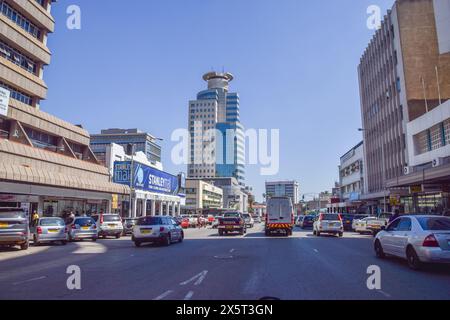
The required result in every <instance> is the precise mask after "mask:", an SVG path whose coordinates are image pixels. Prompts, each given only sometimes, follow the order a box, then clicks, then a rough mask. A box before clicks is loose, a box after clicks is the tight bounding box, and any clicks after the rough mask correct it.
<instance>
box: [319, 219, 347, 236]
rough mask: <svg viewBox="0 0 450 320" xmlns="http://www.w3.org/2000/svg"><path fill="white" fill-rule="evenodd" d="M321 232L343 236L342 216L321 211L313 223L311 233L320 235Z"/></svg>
mask: <svg viewBox="0 0 450 320" xmlns="http://www.w3.org/2000/svg"><path fill="white" fill-rule="evenodd" d="M322 233H328V234H334V235H339V237H343V236H344V224H343V223H342V218H341V216H340V215H339V214H337V213H321V214H319V215H318V216H317V217H316V219H315V221H314V224H313V234H314V235H315V236H318V237H320V235H321V234H322Z"/></svg>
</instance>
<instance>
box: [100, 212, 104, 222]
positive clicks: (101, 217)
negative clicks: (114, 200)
mask: <svg viewBox="0 0 450 320" xmlns="http://www.w3.org/2000/svg"><path fill="white" fill-rule="evenodd" d="M103 221H104V219H103V215H102V214H101V215H100V223H103Z"/></svg>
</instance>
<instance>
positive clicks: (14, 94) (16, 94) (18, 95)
mask: <svg viewBox="0 0 450 320" xmlns="http://www.w3.org/2000/svg"><path fill="white" fill-rule="evenodd" d="M0 87H3V88H5V89H7V90H9V91H10V92H11V94H10V96H11V98H12V99H15V100H18V101H20V102H22V103H25V104H27V105H29V106H32V105H33V98H32V97H30V96H29V95H27V94H25V93H23V92H21V91H19V90H16V89H14V88H12V87H10V86H8V85H7V84H5V83H3V82H0Z"/></svg>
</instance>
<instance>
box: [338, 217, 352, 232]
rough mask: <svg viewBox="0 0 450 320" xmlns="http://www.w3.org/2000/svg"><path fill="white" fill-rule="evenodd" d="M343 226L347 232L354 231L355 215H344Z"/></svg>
mask: <svg viewBox="0 0 450 320" xmlns="http://www.w3.org/2000/svg"><path fill="white" fill-rule="evenodd" d="M341 217H342V224H343V225H344V230H345V231H352V230H353V228H352V225H353V219H355V214H352V213H342V214H341Z"/></svg>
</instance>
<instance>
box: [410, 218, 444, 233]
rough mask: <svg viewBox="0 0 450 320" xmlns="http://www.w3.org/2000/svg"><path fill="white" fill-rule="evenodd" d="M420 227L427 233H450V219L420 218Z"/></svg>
mask: <svg viewBox="0 0 450 320" xmlns="http://www.w3.org/2000/svg"><path fill="white" fill-rule="evenodd" d="M417 220H419V223H420V226H421V227H422V229H423V230H426V231H450V218H447V217H432V218H431V217H430V218H428V217H424V218H418V219H417Z"/></svg>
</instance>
